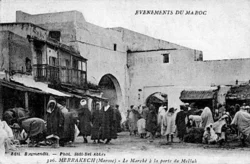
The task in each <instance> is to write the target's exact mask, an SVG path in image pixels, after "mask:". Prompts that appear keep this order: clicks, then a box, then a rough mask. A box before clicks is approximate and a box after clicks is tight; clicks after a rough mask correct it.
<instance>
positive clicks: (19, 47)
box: [9, 33, 32, 72]
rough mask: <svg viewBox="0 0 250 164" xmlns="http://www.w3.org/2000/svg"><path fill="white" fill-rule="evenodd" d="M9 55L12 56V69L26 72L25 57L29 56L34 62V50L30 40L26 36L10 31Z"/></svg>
mask: <svg viewBox="0 0 250 164" xmlns="http://www.w3.org/2000/svg"><path fill="white" fill-rule="evenodd" d="M9 56H10V70H15V71H23V72H25V71H26V65H25V62H26V61H25V59H26V58H29V59H30V60H31V62H32V52H31V49H30V46H29V41H28V40H27V39H26V38H23V37H20V36H18V35H15V34H13V33H10V35H9ZM31 65H32V63H31Z"/></svg>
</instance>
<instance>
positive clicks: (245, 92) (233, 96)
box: [226, 84, 250, 105]
mask: <svg viewBox="0 0 250 164" xmlns="http://www.w3.org/2000/svg"><path fill="white" fill-rule="evenodd" d="M226 101H227V104H229V105H230V104H235V103H238V104H240V105H241V104H242V103H250V85H249V84H245V85H236V86H232V87H231V89H230V90H229V91H228V93H227V95H226Z"/></svg>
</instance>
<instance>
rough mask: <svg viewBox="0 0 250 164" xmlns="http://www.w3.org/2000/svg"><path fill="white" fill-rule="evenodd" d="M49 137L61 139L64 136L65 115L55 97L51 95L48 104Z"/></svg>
mask: <svg viewBox="0 0 250 164" xmlns="http://www.w3.org/2000/svg"><path fill="white" fill-rule="evenodd" d="M46 113H47V134H48V136H47V138H51V137H54V138H57V139H60V138H61V137H62V136H63V125H64V116H63V113H62V111H61V110H60V109H59V108H58V106H57V102H56V100H55V99H54V97H50V99H49V102H48V106H47V111H46Z"/></svg>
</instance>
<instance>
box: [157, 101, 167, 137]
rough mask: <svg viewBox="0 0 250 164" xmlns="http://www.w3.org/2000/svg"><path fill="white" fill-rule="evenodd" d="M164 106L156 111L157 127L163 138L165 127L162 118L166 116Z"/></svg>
mask: <svg viewBox="0 0 250 164" xmlns="http://www.w3.org/2000/svg"><path fill="white" fill-rule="evenodd" d="M166 108H167V107H166V106H164V104H162V105H161V106H160V107H159V110H158V115H157V125H158V127H159V128H160V130H161V135H162V136H164V132H165V126H164V117H165V115H166Z"/></svg>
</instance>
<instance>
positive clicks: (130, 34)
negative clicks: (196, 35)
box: [111, 27, 191, 51]
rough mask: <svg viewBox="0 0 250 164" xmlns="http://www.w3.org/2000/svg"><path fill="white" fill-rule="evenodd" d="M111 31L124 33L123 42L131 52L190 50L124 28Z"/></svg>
mask: <svg viewBox="0 0 250 164" xmlns="http://www.w3.org/2000/svg"><path fill="white" fill-rule="evenodd" d="M111 29H113V30H115V31H119V32H121V33H122V39H123V42H124V43H125V45H126V46H127V50H130V51H147V50H159V49H175V48H176V49H189V48H186V47H184V46H180V45H177V44H174V43H170V42H167V41H164V40H160V39H156V38H153V37H150V36H147V35H144V34H140V33H138V32H135V31H131V30H129V29H125V28H122V27H116V28H111ZM189 50H191V49H189Z"/></svg>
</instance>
